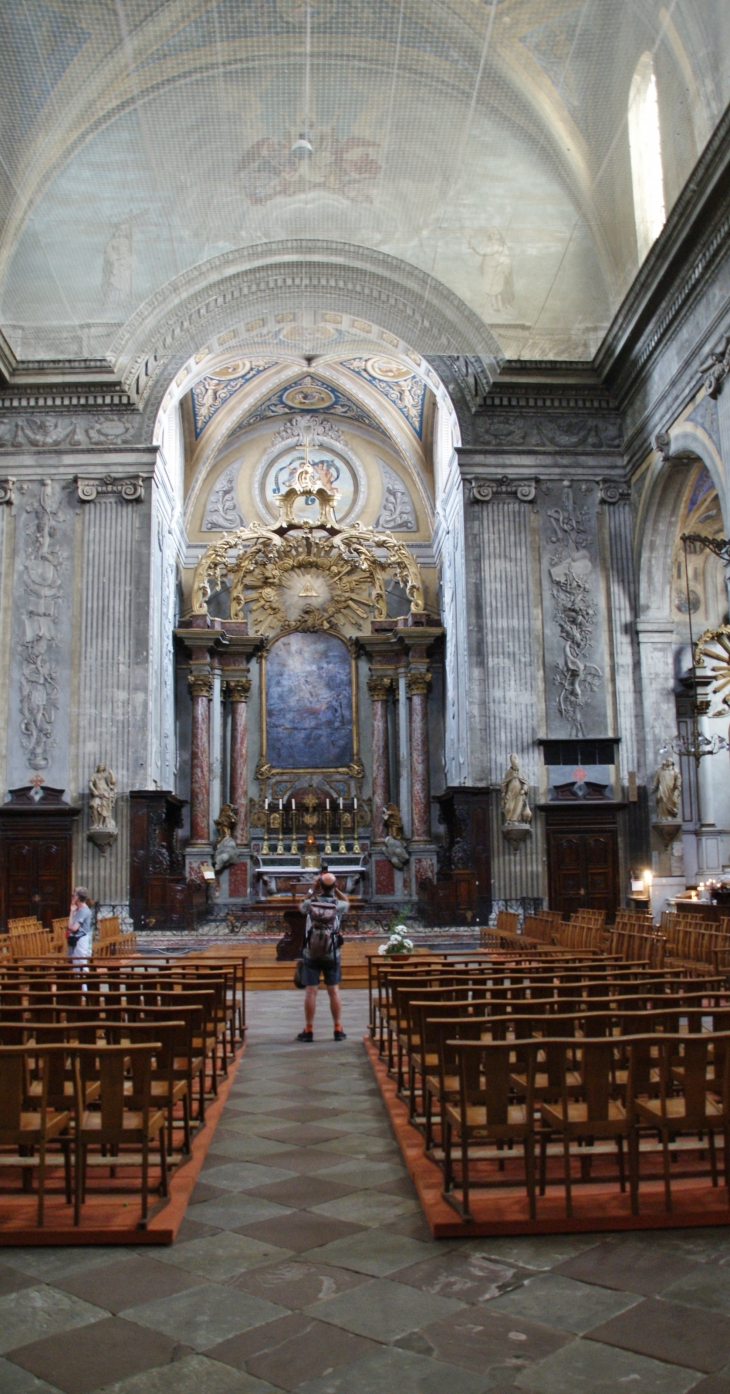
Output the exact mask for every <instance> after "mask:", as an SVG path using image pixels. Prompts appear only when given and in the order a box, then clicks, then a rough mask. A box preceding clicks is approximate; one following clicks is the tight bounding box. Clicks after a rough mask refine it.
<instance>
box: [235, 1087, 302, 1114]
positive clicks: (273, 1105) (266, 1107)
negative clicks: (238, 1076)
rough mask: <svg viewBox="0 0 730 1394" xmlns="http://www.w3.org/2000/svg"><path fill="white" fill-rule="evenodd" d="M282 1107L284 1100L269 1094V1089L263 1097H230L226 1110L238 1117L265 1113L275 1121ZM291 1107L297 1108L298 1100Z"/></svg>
mask: <svg viewBox="0 0 730 1394" xmlns="http://www.w3.org/2000/svg"><path fill="white" fill-rule="evenodd" d="M265 1089H266V1086H264V1090H265ZM282 1107H283V1103H282V1100H281V1099H280V1098H279V1097H277V1096H273V1095H272V1096H269V1094H268V1091H266V1093H265V1096H264V1097H263V1098H261V1097H259V1098H251V1097H250V1096H247V1097H246V1098H242V1097H241V1096H239V1097H238V1098H236V1097H235V1096H234V1097H233V1098H230V1097H229V1098H228V1099H227V1101H226V1110H228V1109H230V1110H231V1112H232V1113H235V1114H236V1115H237V1116H238V1117H241V1115H244V1114H245V1115H246V1116H247V1117H248V1116H252V1117H253V1116H256V1115H259V1116H262V1115H263V1116H266V1117H269V1118H271V1119H272V1121H274V1120H275V1119H277V1118H278V1117H279V1116H280V1114H279V1110H280V1109H281V1108H282ZM289 1107H290V1108H297V1107H298V1105H297V1103H296V1101H294V1102H292V1103H291V1104H290V1105H289ZM318 1107H319V1105H318Z"/></svg>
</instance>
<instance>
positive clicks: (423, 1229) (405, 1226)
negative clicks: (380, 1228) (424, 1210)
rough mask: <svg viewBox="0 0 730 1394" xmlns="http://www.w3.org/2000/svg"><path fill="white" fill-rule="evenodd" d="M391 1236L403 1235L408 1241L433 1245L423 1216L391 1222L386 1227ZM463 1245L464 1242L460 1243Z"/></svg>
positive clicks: (418, 1215) (409, 1216)
mask: <svg viewBox="0 0 730 1394" xmlns="http://www.w3.org/2000/svg"><path fill="white" fill-rule="evenodd" d="M385 1228H386V1229H388V1230H389V1231H390V1233H391V1234H403V1235H405V1237H406V1238H407V1239H420V1240H422V1242H423V1243H431V1242H432V1235H431V1231H430V1229H429V1227H428V1225H427V1223H426V1219H425V1217H424V1215H423V1214H418V1213H415V1214H413V1215H404V1216H403V1218H402V1219H400V1220H391V1221H389V1223H388V1224H387V1226H385ZM460 1242H462V1243H463V1240H462V1241H460Z"/></svg>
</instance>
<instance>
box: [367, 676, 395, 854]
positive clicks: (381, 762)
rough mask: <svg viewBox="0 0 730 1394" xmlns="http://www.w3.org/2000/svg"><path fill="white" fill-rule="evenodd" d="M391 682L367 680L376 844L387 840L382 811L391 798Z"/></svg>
mask: <svg viewBox="0 0 730 1394" xmlns="http://www.w3.org/2000/svg"><path fill="white" fill-rule="evenodd" d="M390 688H391V680H390V678H389V677H386V676H384V675H383V674H382V673H373V675H372V677H370V678H368V692H369V693H370V697H371V700H372V705H373V842H382V841H383V839H384V837H385V823H384V822H383V811H384V809H385V805H386V804H387V803H388V801H389V799H390V764H389V752H388V696H389V693H390Z"/></svg>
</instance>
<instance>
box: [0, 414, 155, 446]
mask: <svg viewBox="0 0 730 1394" xmlns="http://www.w3.org/2000/svg"><path fill="white" fill-rule="evenodd" d="M141 431H142V418H141V417H140V416H138V414H137V413H136V412H134V413H131V412H128V413H125V414H124V415H123V416H114V415H102V414H101V413H100V414H98V415H94V414H91V413H89V414H87V413H84V412H76V413H75V414H66V413H61V412H53V413H51V412H48V413H31V414H22V415H19V414H18V413H17V412H4V413H2V414H0V446H4V447H5V448H6V449H9V450H24V449H27V447H29V446H30V447H31V449H33V450H46V449H50V448H53V449H58V448H59V447H60V448H63V447H72V446H77V445H127V444H129V443H130V442H131V441H133V440H136V439H138V438H139V437H140V435H141Z"/></svg>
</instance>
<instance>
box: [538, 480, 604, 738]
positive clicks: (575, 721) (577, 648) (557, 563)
mask: <svg viewBox="0 0 730 1394" xmlns="http://www.w3.org/2000/svg"><path fill="white" fill-rule="evenodd" d="M582 487H583V489H584V491H585V490H589V489H590V488H591V486H590V485H588V484H585V485H583V486H582ZM546 518H547V520H548V525H547V537H546V543H547V548H548V554H547V579H548V586H549V591H550V595H551V598H552V603H553V615H554V623H555V626H556V628H557V631H558V634H559V636H560V649H559V655H560V656H559V658H557V659H556V660H555V661H553V664H552V669H553V675H552V681H553V686H554V687H556V688H557V689H558V696H557V711H558V714H559V716H560V717H561V718H562V721H563V722H564V723H565V724H566V725H567V727H568V731H569V733H570V735H571V736H584V735H585V734H586V732H585V726H584V716H585V707H586V704H587V703H588V701H589V699H590V697H591V695H592V694H593V693H594V692H596V691H597V689H598V688H599V685H600V684H601V683H602V681H603V672H602V670H601V668H600V667H599V665H598V664H597V663H594V662H593V661H592V659H591V657H590V655H591V654H592V653H593V652H594V649H595V647H596V643H597V635H596V625H597V619H598V599H597V594H596V586H597V575H598V567H597V560H596V558H595V557H593V556H592V555H591V552H592V548H591V545H590V534H591V532H592V522H591V509H590V507H589V506H588V504H587V503H583V504H582V505H581V504H579V503H577V502H576V500H575V498H574V497H573V488H572V485H570V484H566V485H564V487H563V489H562V493H561V497H560V503H559V504H557V505H554V506H553V507H548V509H547V511H546ZM591 734H593V733H591Z"/></svg>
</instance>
